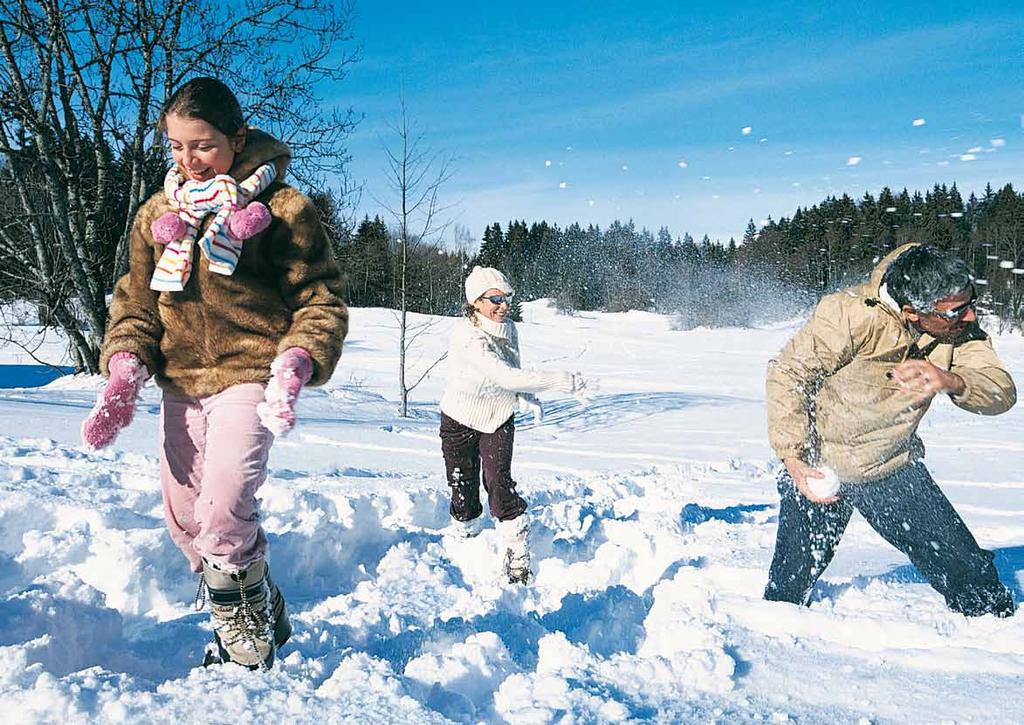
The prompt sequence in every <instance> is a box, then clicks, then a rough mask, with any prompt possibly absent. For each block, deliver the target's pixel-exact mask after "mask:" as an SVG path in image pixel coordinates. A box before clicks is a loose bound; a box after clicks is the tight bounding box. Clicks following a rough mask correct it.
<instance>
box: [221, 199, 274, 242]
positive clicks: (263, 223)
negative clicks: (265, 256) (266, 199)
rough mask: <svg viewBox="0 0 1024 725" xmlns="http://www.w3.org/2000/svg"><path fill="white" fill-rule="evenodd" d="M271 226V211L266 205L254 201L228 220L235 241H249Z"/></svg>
mask: <svg viewBox="0 0 1024 725" xmlns="http://www.w3.org/2000/svg"><path fill="white" fill-rule="evenodd" d="M269 226H270V210H269V209H268V208H267V206H266V204H263V203H261V202H258V201H254V202H252V203H250V204H249V206H247V207H245V208H244V209H239V210H238V211H236V212H235V213H233V214H232V215H231V217H230V218H229V219H228V229H230V230H231V236H233V237H234V238H235V239H248V238H249V237H252V236H255V235H257V234H259V233H260V232H262V231H263V230H264V229H266V228H267V227H269Z"/></svg>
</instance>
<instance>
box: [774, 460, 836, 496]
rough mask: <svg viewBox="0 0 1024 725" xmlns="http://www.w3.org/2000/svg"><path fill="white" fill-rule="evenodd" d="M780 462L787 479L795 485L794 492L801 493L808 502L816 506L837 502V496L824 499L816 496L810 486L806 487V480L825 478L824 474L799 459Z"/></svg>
mask: <svg viewBox="0 0 1024 725" xmlns="http://www.w3.org/2000/svg"><path fill="white" fill-rule="evenodd" d="M782 462H783V464H785V466H786V470H787V471H789V477H790V478H792V479H793V483H795V484H796V490H797V491H799V492H800V493H802V494H803V496H804V498H806V499H807V500H808V501H813V502H814V503H817V504H827V503H835V502H836V501H838V500H839V497H838V496H828V497H826V498H821V497H820V496H816V495H815V494H814V491H812V490H811V488H810V486H808V485H807V479H808V478H825V474H824V473H822V472H821V471H819V470H818V469H817V468H814V467H813V466H810V465H808V464H806V463H804V462H803V461H801V460H800V459H799V458H783V459H782Z"/></svg>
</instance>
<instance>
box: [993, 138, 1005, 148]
mask: <svg viewBox="0 0 1024 725" xmlns="http://www.w3.org/2000/svg"><path fill="white" fill-rule="evenodd" d="M989 143H991V144H992V148H997V149H1001V148H1002V147H1003V146H1005V145H1006V139H1005V138H994V139H992V140H991V141H989Z"/></svg>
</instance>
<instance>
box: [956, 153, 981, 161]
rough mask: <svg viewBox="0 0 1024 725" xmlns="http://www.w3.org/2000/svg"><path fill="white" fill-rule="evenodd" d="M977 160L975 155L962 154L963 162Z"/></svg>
mask: <svg viewBox="0 0 1024 725" xmlns="http://www.w3.org/2000/svg"><path fill="white" fill-rule="evenodd" d="M977 158H978V157H977V156H975V155H974V154H960V160H961V161H974V160H975V159H977Z"/></svg>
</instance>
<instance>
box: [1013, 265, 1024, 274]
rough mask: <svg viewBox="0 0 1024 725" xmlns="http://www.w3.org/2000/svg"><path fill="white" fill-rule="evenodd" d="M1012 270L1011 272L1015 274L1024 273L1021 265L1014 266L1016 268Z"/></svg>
mask: <svg viewBox="0 0 1024 725" xmlns="http://www.w3.org/2000/svg"><path fill="white" fill-rule="evenodd" d="M1010 271H1011V272H1012V273H1013V274H1024V269H1021V268H1020V267H1014V268H1013V269H1011V270H1010Z"/></svg>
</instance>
